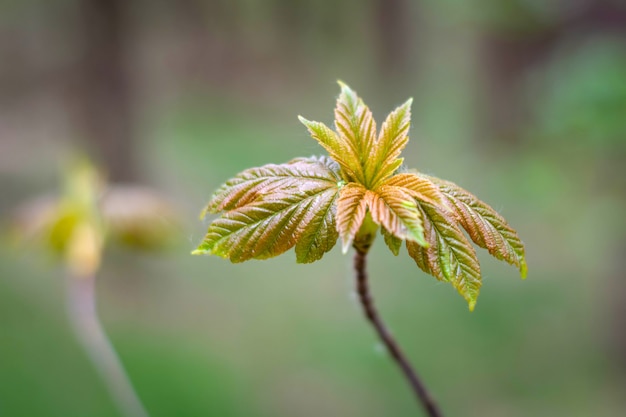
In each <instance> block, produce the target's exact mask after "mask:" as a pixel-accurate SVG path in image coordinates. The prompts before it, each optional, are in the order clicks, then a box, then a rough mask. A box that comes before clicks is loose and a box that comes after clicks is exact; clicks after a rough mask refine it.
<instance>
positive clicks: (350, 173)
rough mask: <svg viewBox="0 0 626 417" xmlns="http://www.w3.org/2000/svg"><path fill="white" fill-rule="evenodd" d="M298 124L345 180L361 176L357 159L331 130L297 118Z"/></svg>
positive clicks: (299, 117)
mask: <svg viewBox="0 0 626 417" xmlns="http://www.w3.org/2000/svg"><path fill="white" fill-rule="evenodd" d="M298 119H299V120H300V122H301V123H302V124H303V125H305V126H306V127H307V129H308V130H309V133H310V134H311V137H312V138H313V139H315V140H316V141H318V143H319V144H320V145H322V147H323V148H324V149H326V151H327V152H328V154H329V155H330V156H331V157H332V158H333V159H334V160H335V161H337V163H338V164H339V165H341V169H342V171H343V172H344V174H345V176H346V179H347V180H349V181H356V180H357V179H358V178H359V176H362V175H363V174H362V172H361V171H362V169H361V166H360V165H359V163H358V158H357V156H356V155H355V154H354V151H353V149H351V148H350V147H349V146H348V145H347V144H346V143H345V142H344V141H343V140H342V139H341V138H340V137H339V136H338V135H337V133H335V132H334V131H333V130H331V129H330V128H329V127H328V126H326V125H325V124H324V123H320V122H312V121H310V120H307V119H305V118H304V117H302V116H298Z"/></svg>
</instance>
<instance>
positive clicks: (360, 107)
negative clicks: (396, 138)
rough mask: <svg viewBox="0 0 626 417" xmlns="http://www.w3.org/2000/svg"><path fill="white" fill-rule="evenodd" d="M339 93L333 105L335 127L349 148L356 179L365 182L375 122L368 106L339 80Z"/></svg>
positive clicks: (373, 139)
mask: <svg viewBox="0 0 626 417" xmlns="http://www.w3.org/2000/svg"><path fill="white" fill-rule="evenodd" d="M339 85H340V86H341V93H340V94H339V97H338V98H337V104H336V106H335V129H336V131H337V133H338V134H339V136H340V138H341V140H342V142H343V143H344V144H345V145H346V147H347V148H348V149H349V150H350V157H351V159H352V161H351V162H352V163H353V164H354V165H356V166H355V170H356V169H358V171H359V172H358V173H357V174H358V176H357V179H358V180H359V182H361V183H362V184H367V177H366V175H367V171H368V168H367V166H368V165H369V164H371V163H372V159H371V152H372V147H373V146H374V142H375V140H376V122H375V121H374V117H373V116H372V112H371V111H370V109H369V107H367V106H366V105H365V103H363V100H361V98H359V97H358V96H357V95H356V93H355V92H354V91H352V89H350V87H348V86H347V85H346V84H344V83H342V82H339Z"/></svg>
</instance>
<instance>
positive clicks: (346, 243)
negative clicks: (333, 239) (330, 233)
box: [341, 239, 352, 255]
mask: <svg viewBox="0 0 626 417" xmlns="http://www.w3.org/2000/svg"><path fill="white" fill-rule="evenodd" d="M350 246H352V239H341V253H343V254H344V255H346V254H347V253H348V251H349V250H350Z"/></svg>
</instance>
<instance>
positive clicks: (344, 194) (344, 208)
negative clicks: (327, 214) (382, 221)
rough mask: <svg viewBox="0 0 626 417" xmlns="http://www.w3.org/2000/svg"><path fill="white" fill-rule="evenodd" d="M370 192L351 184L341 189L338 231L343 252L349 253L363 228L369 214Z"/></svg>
mask: <svg viewBox="0 0 626 417" xmlns="http://www.w3.org/2000/svg"><path fill="white" fill-rule="evenodd" d="M367 192H368V190H367V189H366V188H365V187H363V186H362V185H361V184H357V183H349V184H346V185H345V186H344V187H342V188H341V191H340V192H339V198H338V199H337V230H338V231H339V236H341V242H342V250H343V252H344V253H345V252H347V250H348V249H349V248H350V245H351V244H352V242H353V241H354V237H355V236H356V234H357V232H358V231H359V229H360V228H361V224H363V220H364V219H365V214H366V213H367V200H366V199H365V195H366V194H367Z"/></svg>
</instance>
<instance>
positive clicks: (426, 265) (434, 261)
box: [406, 202, 481, 310]
mask: <svg viewBox="0 0 626 417" xmlns="http://www.w3.org/2000/svg"><path fill="white" fill-rule="evenodd" d="M419 209H420V211H421V213H422V216H423V221H424V237H425V239H426V241H427V242H428V244H429V246H428V247H423V246H419V245H417V244H416V243H415V242H410V241H407V243H406V246H407V249H408V251H409V255H410V256H411V257H412V258H413V259H414V260H415V263H416V264H417V266H419V267H420V268H421V269H422V270H423V271H424V272H426V273H427V274H430V275H432V276H434V277H435V278H437V279H438V280H440V281H445V282H449V283H451V284H452V285H453V286H454V288H456V290H457V291H458V292H459V294H461V295H462V296H463V298H465V300H467V302H468V304H469V308H470V310H473V309H474V306H475V304H476V299H477V298H478V293H479V291H480V286H481V276H480V266H479V264H478V258H477V257H476V251H475V250H474V247H473V246H472V244H471V243H470V242H469V241H468V239H467V238H466V237H465V234H463V231H461V229H460V228H459V227H458V226H457V224H456V221H455V219H454V218H452V217H451V215H450V214H448V213H447V212H445V211H443V210H441V209H439V208H438V207H436V206H433V205H431V204H430V203H426V202H420V203H419Z"/></svg>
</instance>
